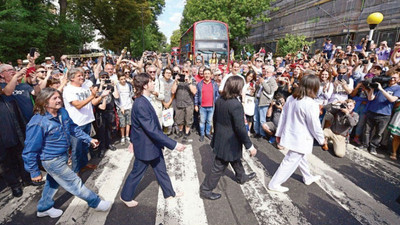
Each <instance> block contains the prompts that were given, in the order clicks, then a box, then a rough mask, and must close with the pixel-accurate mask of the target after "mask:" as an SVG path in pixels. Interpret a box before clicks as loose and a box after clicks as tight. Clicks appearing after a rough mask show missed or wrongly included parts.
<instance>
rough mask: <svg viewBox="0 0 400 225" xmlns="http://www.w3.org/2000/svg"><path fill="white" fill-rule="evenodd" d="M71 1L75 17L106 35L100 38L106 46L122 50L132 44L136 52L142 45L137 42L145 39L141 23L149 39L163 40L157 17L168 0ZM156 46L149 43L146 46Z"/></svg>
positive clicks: (101, 42) (114, 49)
mask: <svg viewBox="0 0 400 225" xmlns="http://www.w3.org/2000/svg"><path fill="white" fill-rule="evenodd" d="M71 3H72V8H73V11H74V15H75V16H76V18H79V19H80V20H81V21H83V22H84V23H85V24H92V25H93V26H94V27H95V28H96V29H97V30H99V31H100V33H101V34H102V35H103V36H104V37H103V38H102V39H100V40H98V41H99V42H100V45H101V46H102V47H103V48H106V49H110V50H113V51H116V52H119V51H120V50H121V49H122V48H123V47H124V46H127V47H132V48H130V50H131V52H136V51H137V50H138V49H137V48H138V47H140V46H141V45H138V43H139V42H141V40H142V37H141V35H142V24H143V27H144V30H145V32H144V33H145V38H146V39H149V38H151V40H154V42H155V41H160V39H162V36H161V35H160V32H158V27H157V25H156V24H155V20H156V17H157V16H158V15H159V14H160V13H161V12H162V9H163V7H164V6H165V0H114V1H110V0H96V1H93V0H71ZM147 31H148V32H150V36H151V37H149V35H148V34H149V33H147ZM154 35H155V36H156V38H155V36H154ZM146 43H147V42H146ZM132 44H133V46H131V45H132ZM153 45H154V43H151V44H150V45H149V46H147V45H146V48H150V47H153ZM133 48H135V49H133ZM140 49H141V48H140Z"/></svg>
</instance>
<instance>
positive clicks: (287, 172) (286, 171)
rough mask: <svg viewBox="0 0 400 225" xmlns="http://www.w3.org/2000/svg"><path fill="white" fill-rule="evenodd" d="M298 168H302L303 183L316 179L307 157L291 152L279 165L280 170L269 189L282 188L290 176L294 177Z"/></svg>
mask: <svg viewBox="0 0 400 225" xmlns="http://www.w3.org/2000/svg"><path fill="white" fill-rule="evenodd" d="M297 167H300V172H301V174H302V175H303V182H306V181H307V180H309V179H311V178H313V177H314V176H313V175H311V173H310V168H309V167H308V162H307V160H306V155H305V154H302V153H298V152H294V151H292V150H289V152H288V153H287V154H286V156H285V158H284V159H283V160H282V162H281V164H280V165H279V168H278V170H277V171H276V172H275V174H274V176H273V177H272V179H271V181H270V182H269V184H268V187H269V188H272V189H273V188H277V187H279V186H281V185H282V184H283V183H284V182H286V181H287V180H288V179H289V177H290V176H292V174H293V173H294V171H296V169H297Z"/></svg>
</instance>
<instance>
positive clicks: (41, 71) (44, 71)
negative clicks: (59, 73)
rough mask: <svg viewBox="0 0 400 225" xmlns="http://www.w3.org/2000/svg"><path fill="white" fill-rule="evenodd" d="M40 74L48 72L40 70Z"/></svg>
mask: <svg viewBox="0 0 400 225" xmlns="http://www.w3.org/2000/svg"><path fill="white" fill-rule="evenodd" d="M37 72H38V73H46V72H47V71H46V70H40V71H37Z"/></svg>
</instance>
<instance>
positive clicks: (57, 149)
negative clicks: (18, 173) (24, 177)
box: [22, 88, 111, 218]
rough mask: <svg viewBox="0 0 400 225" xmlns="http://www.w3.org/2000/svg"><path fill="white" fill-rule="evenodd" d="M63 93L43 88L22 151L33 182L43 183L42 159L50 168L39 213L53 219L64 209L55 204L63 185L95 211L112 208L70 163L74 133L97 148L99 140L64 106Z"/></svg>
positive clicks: (43, 163)
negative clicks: (84, 182) (86, 184)
mask: <svg viewBox="0 0 400 225" xmlns="http://www.w3.org/2000/svg"><path fill="white" fill-rule="evenodd" d="M61 96H62V95H61V92H60V91H58V90H56V89H54V88H44V89H43V90H41V91H40V93H39V95H38V96H37V98H36V105H35V107H34V109H33V110H34V113H35V115H34V116H33V117H32V119H31V120H30V121H29V123H28V125H27V127H26V140H25V148H24V151H23V153H22V158H23V159H24V164H25V169H26V170H27V171H28V172H29V173H30V174H31V179H32V181H33V182H41V181H42V179H43V177H42V174H41V172H40V170H39V164H38V162H37V159H38V158H40V160H41V164H42V166H43V167H44V169H45V170H46V171H47V177H46V184H45V185H44V188H43V192H42V197H41V199H40V200H39V203H38V206H37V213H36V215H37V217H45V216H49V217H51V218H57V217H59V216H61V214H62V213H63V211H62V210H60V209H55V208H54V207H53V206H54V200H53V197H54V195H55V194H56V192H57V190H58V187H59V186H61V187H63V188H64V189H65V190H66V191H68V192H69V193H71V194H73V195H75V196H77V197H79V198H81V199H83V200H85V201H86V202H87V203H88V205H89V206H90V207H92V208H95V210H97V211H107V210H108V209H110V207H111V202H108V201H104V200H101V199H100V197H99V196H98V195H97V194H95V193H94V192H93V191H91V190H90V189H88V188H87V187H86V186H85V185H84V184H83V182H82V180H81V178H79V177H78V175H77V174H76V173H74V171H72V170H71V168H70V167H68V165H67V161H68V148H69V146H70V145H71V143H70V136H71V135H73V136H75V137H76V138H79V139H82V140H83V141H84V142H85V143H87V144H89V143H90V144H91V145H92V146H93V147H97V146H98V145H99V141H98V140H96V139H92V138H91V137H90V136H89V135H88V134H86V133H85V132H83V131H82V129H81V128H80V127H79V126H78V125H76V124H75V123H74V122H72V120H71V118H70V117H69V115H68V113H67V111H66V110H65V109H64V108H63V101H62V97H61Z"/></svg>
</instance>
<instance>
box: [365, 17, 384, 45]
mask: <svg viewBox="0 0 400 225" xmlns="http://www.w3.org/2000/svg"><path fill="white" fill-rule="evenodd" d="M382 20H383V15H382V13H380V12H375V13H372V14H370V15H369V16H368V17H367V23H368V25H369V35H368V42H367V47H366V51H367V52H368V51H369V48H370V45H371V41H372V36H373V35H374V29H375V28H376V26H378V24H380V23H381V22H382Z"/></svg>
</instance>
